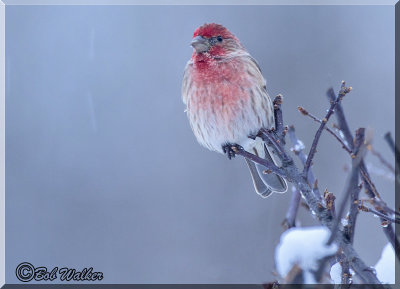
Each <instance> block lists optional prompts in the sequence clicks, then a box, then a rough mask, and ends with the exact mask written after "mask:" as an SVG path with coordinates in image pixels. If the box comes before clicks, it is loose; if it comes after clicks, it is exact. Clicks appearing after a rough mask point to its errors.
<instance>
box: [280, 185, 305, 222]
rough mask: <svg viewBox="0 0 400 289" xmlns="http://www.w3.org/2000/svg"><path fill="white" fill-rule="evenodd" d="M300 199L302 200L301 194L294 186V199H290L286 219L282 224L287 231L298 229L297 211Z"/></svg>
mask: <svg viewBox="0 0 400 289" xmlns="http://www.w3.org/2000/svg"><path fill="white" fill-rule="evenodd" d="M300 199H301V194H300V192H299V191H298V190H297V189H296V187H294V186H293V187H292V198H291V199H290V203H289V208H288V211H287V213H286V218H285V220H284V221H283V224H282V225H283V226H284V227H286V228H287V229H290V228H293V227H296V216H297V211H298V210H299V204H300Z"/></svg>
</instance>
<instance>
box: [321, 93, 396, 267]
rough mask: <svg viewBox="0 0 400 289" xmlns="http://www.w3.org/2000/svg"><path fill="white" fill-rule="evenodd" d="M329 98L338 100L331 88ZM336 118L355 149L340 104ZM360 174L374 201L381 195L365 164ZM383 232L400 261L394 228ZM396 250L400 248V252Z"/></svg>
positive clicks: (386, 228) (388, 228)
mask: <svg viewBox="0 0 400 289" xmlns="http://www.w3.org/2000/svg"><path fill="white" fill-rule="evenodd" d="M327 96H328V99H329V100H330V101H331V102H332V101H334V100H335V99H336V95H335V92H334V91H333V89H332V88H330V89H329V90H328V91H327ZM335 116H336V120H337V122H338V127H339V129H340V130H341V131H342V133H343V135H344V137H345V140H346V141H347V143H348V145H349V148H350V149H351V150H353V148H354V143H353V136H352V134H351V131H350V128H349V125H348V124H347V120H346V117H345V115H344V111H343V107H342V105H341V104H340V103H339V104H338V105H337V106H336V113H335ZM390 138H391V137H390ZM393 143H394V142H393ZM392 149H393V148H392ZM360 172H361V178H362V180H363V183H364V186H365V189H366V193H367V195H368V196H369V197H370V198H372V199H373V198H375V197H378V196H379V194H378V192H377V190H376V188H375V185H374V184H373V182H372V180H371V178H370V176H369V173H368V170H367V168H366V166H365V165H364V162H362V163H361V165H360ZM378 211H379V210H378ZM381 221H384V219H383V218H381ZM383 232H384V233H385V235H386V238H387V239H388V240H389V242H390V243H391V244H392V246H393V248H394V249H395V252H396V256H397V259H399V260H400V242H399V239H398V238H397V236H396V235H395V233H394V230H393V227H392V226H391V225H388V226H387V227H383ZM396 248H399V250H398V249H396Z"/></svg>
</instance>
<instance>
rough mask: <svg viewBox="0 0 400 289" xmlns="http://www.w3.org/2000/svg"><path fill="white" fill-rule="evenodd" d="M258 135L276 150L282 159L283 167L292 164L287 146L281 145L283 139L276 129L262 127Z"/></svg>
mask: <svg viewBox="0 0 400 289" xmlns="http://www.w3.org/2000/svg"><path fill="white" fill-rule="evenodd" d="M257 136H259V137H261V138H262V139H263V141H264V142H265V143H267V144H268V145H271V146H272V147H273V148H274V149H275V150H276V152H277V153H278V157H279V158H280V159H281V160H282V165H283V167H285V166H287V165H289V164H290V162H291V158H290V157H289V155H288V154H287V153H286V150H285V148H284V147H283V146H282V145H281V141H280V140H279V138H278V136H277V135H276V134H275V133H274V131H272V130H266V129H264V128H262V129H260V132H259V133H258V135H257Z"/></svg>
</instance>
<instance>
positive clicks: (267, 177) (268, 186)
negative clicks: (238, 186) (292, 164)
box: [246, 138, 287, 198]
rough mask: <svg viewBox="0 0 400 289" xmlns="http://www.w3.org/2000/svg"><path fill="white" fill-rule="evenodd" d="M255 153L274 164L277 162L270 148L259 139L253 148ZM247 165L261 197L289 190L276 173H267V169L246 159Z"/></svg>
mask: <svg viewBox="0 0 400 289" xmlns="http://www.w3.org/2000/svg"><path fill="white" fill-rule="evenodd" d="M253 153H254V154H255V155H257V156H259V157H261V158H264V159H266V160H269V161H271V162H273V163H274V164H277V162H276V161H275V160H274V158H273V157H272V155H271V153H270V152H269V150H268V148H267V147H266V145H265V144H264V142H263V141H262V140H261V139H259V138H257V139H256V145H255V146H254V148H253ZM246 162H247V165H248V166H249V169H250V173H251V178H252V179H253V184H254V188H255V190H256V192H257V194H259V195H260V196H261V197H263V198H266V197H268V196H269V195H271V194H272V193H284V192H286V190H287V183H286V181H285V180H284V179H283V178H282V177H281V176H278V175H276V174H274V173H270V174H267V173H265V170H266V169H267V168H266V167H264V166H262V165H260V164H257V163H254V162H253V161H251V160H248V159H246Z"/></svg>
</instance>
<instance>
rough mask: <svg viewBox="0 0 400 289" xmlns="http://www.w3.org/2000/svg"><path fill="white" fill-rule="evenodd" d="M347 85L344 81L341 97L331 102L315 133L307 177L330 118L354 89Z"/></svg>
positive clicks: (308, 160)
mask: <svg viewBox="0 0 400 289" xmlns="http://www.w3.org/2000/svg"><path fill="white" fill-rule="evenodd" d="M345 84H346V83H345V82H344V81H343V82H342V86H341V89H340V91H339V96H338V97H337V98H336V99H335V100H334V101H332V102H331V107H330V108H329V110H328V113H327V114H326V115H325V117H324V118H323V119H322V123H321V125H320V126H319V128H318V130H317V132H316V133H315V137H314V141H313V143H312V145H311V148H310V152H309V153H308V157H307V162H306V164H305V165H304V170H303V174H304V175H305V176H307V174H308V170H309V169H310V166H311V162H312V160H313V158H314V155H315V152H316V150H317V145H318V141H319V138H320V137H321V134H322V131H323V130H324V128H325V125H326V123H327V122H328V120H329V118H330V117H331V115H332V114H333V112H334V111H335V108H336V106H337V105H338V104H339V102H340V101H341V100H342V99H343V97H344V96H345V95H346V94H347V93H349V92H350V91H351V89H352V88H351V87H346V86H345Z"/></svg>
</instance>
